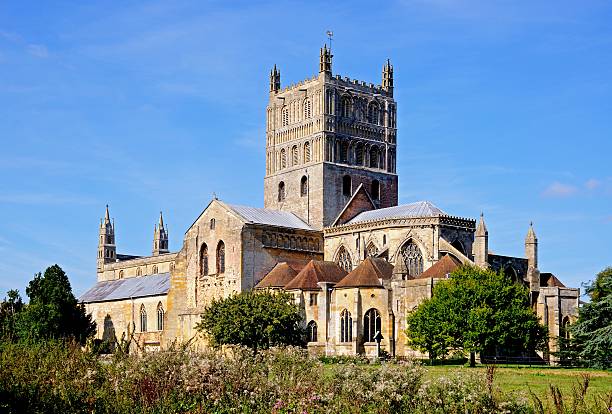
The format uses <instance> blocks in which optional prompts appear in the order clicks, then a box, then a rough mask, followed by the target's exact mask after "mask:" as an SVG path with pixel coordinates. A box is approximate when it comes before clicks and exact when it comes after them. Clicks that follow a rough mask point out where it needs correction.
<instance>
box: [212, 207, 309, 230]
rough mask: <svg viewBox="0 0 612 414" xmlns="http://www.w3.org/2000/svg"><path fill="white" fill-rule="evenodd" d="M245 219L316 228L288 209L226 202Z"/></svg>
mask: <svg viewBox="0 0 612 414" xmlns="http://www.w3.org/2000/svg"><path fill="white" fill-rule="evenodd" d="M224 204H225V205H226V206H227V207H229V208H230V209H231V210H233V211H234V212H235V213H236V214H238V215H239V216H241V217H242V218H244V220H245V221H247V222H249V223H253V224H267V225H269V226H279V227H289V228H294V229H302V230H314V229H313V228H312V227H310V226H309V225H308V224H307V223H306V222H305V221H303V220H302V219H301V218H299V217H298V216H296V215H295V214H293V213H290V212H288V211H280V210H270V209H267V208H256V207H247V206H239V205H235V204H227V203H224Z"/></svg>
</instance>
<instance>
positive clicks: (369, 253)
mask: <svg viewBox="0 0 612 414" xmlns="http://www.w3.org/2000/svg"><path fill="white" fill-rule="evenodd" d="M376 255H378V247H376V245H375V244H374V243H373V242H370V243H369V244H368V247H366V257H376Z"/></svg>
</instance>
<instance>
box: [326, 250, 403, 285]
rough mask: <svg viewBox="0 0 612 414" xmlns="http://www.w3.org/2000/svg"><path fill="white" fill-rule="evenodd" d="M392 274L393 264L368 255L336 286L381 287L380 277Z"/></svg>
mask: <svg viewBox="0 0 612 414" xmlns="http://www.w3.org/2000/svg"><path fill="white" fill-rule="evenodd" d="M391 276H393V265H392V264H391V263H389V262H387V261H386V260H385V259H382V258H379V257H368V258H366V259H365V260H364V261H363V262H361V263H360V264H359V266H357V267H356V268H355V269H353V270H352V271H351V272H350V273H349V274H348V275H346V277H345V278H344V279H342V280H341V281H340V282H338V283H337V284H336V286H335V287H336V288H353V287H382V283H381V279H382V280H388V279H391Z"/></svg>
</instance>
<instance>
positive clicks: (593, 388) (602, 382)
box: [426, 365, 612, 398]
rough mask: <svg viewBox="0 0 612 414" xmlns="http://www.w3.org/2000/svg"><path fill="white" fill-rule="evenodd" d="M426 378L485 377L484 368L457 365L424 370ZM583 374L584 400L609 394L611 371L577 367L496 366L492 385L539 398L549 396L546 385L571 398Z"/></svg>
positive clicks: (506, 390)
mask: <svg viewBox="0 0 612 414" xmlns="http://www.w3.org/2000/svg"><path fill="white" fill-rule="evenodd" d="M426 370H427V374H426V377H427V378H436V377H440V376H443V375H445V374H448V373H449V372H453V371H474V370H475V371H478V372H481V373H482V375H483V376H485V375H486V368H485V367H482V366H481V367H476V368H467V367H463V366H458V365H446V366H444V365H438V366H428V367H426ZM583 375H589V376H590V382H589V388H588V393H587V397H593V396H595V395H610V394H611V393H612V371H598V370H590V369H578V368H571V369H568V368H554V367H537V368H535V367H514V368H506V367H498V368H497V369H496V371H495V377H494V384H495V385H497V386H498V387H499V388H501V389H502V391H505V392H510V391H525V392H529V391H532V392H533V393H534V394H536V395H537V396H538V397H540V398H542V397H544V396H545V395H547V394H550V391H549V389H550V385H555V386H557V387H559V389H560V390H561V392H562V393H563V395H571V393H572V388H573V387H576V388H578V383H581V382H582V381H583V377H582V376H583Z"/></svg>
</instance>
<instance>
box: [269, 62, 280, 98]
mask: <svg viewBox="0 0 612 414" xmlns="http://www.w3.org/2000/svg"><path fill="white" fill-rule="evenodd" d="M280 87H281V81H280V70H278V69H276V65H274V68H273V69H272V70H271V71H270V92H273V93H277V92H278V91H279V90H280Z"/></svg>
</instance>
